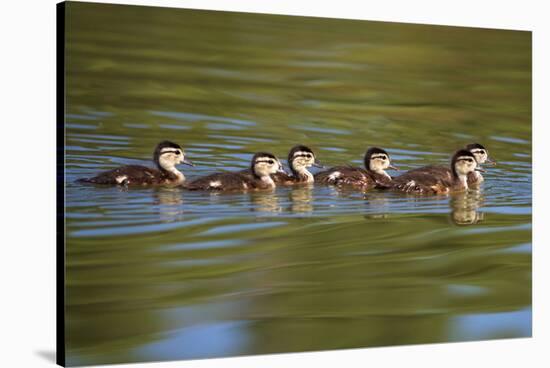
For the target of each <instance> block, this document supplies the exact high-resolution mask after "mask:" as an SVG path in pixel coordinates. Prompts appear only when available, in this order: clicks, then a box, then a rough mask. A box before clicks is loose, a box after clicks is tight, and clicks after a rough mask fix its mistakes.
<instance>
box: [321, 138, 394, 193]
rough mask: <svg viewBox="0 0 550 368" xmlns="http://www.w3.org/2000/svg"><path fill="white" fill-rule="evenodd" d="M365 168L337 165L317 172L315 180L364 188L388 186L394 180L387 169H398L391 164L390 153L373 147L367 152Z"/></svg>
mask: <svg viewBox="0 0 550 368" xmlns="http://www.w3.org/2000/svg"><path fill="white" fill-rule="evenodd" d="M364 162H365V168H366V169H363V168H360V167H353V166H336V167H333V168H330V169H328V170H326V171H322V172H320V173H317V174H316V175H315V176H314V177H315V182H317V183H323V184H331V185H337V186H343V185H345V186H354V187H360V188H362V189H371V188H374V187H388V186H389V185H390V183H391V181H392V178H391V176H389V175H388V174H387V173H386V171H385V170H386V169H394V170H397V168H396V167H395V166H392V165H391V161H390V155H389V154H388V153H387V152H386V151H385V150H383V149H382V148H377V147H371V148H369V149H368V150H367V152H366V153H365V158H364Z"/></svg>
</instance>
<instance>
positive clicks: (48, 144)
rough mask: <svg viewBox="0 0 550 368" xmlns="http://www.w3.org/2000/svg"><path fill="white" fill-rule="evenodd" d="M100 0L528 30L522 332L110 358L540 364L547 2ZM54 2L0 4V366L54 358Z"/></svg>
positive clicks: (544, 317)
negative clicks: (530, 275) (528, 197)
mask: <svg viewBox="0 0 550 368" xmlns="http://www.w3.org/2000/svg"><path fill="white" fill-rule="evenodd" d="M96 1H97V0H96ZM98 2H104V1H98ZM110 2H112V3H132V4H141V5H159V6H173V7H188V8H202V9H218V10H240V11H249V12H264V13H279V14H294V15H315V16H322V17H336V18H355V19H370V20H386V21H403V22H415V23H431V24H445V25H463V26H478V27H491V28H508V29H521V30H532V31H534V33H533V53H534V59H533V87H534V89H533V90H534V94H533V105H534V119H533V120H534V121H533V123H534V137H533V148H534V157H533V161H534V165H533V166H534V171H535V175H534V206H533V207H534V221H533V222H534V233H533V237H534V239H533V240H534V247H533V249H534V259H533V262H534V263H533V268H534V282H533V283H534V305H533V309H534V319H533V334H534V338H532V339H516V340H504V341H489V342H474V343H454V344H437V345H421V346H408V347H392V348H370V349H358V350H344V351H332V352H322V353H302V354H279V355H270V356H255V357H244V358H227V359H211V360H201V361H187V362H170V363H156V364H137V365H118V366H117V367H127V366H131V367H141V366H144V367H235V368H236V367H238V368H246V367H258V366H261V367H262V368H265V367H280V366H285V367H286V366H289V365H290V366H309V365H315V366H317V367H334V366H335V365H340V364H342V365H345V366H351V367H364V366H365V365H368V366H371V367H377V366H384V367H402V366H406V367H422V368H426V367H438V368H440V367H446V368H447V367H461V368H462V367H464V366H467V367H499V368H500V367H523V366H528V367H543V366H545V367H548V366H549V365H548V364H549V363H550V358H549V349H550V339H549V335H550V326H549V320H550V319H549V315H550V306H549V301H548V290H550V286H548V285H547V283H550V277H549V275H548V273H549V272H548V269H549V268H550V265H548V262H549V261H550V258H549V247H550V244H549V243H548V242H547V241H545V240H546V239H545V235H547V234H548V230H547V229H544V228H543V227H544V225H546V227H547V226H548V225H547V224H548V222H549V220H548V219H547V218H545V216H544V212H543V211H544V208H545V207H547V206H548V205H549V204H550V203H549V200H548V198H549V195H548V190H549V185H548V184H546V183H545V181H548V180H550V176H549V175H548V170H549V165H548V160H550V155H549V147H550V144H549V142H547V140H548V139H549V135H548V131H549V129H548V124H549V123H550V119H549V117H550V116H549V107H548V106H549V105H550V94H549V93H550V91H549V88H548V86H549V83H550V79H549V72H548V68H549V67H550V59H549V47H548V45H550V32H549V31H550V26H549V25H548V23H549V22H550V19H549V18H550V12H549V11H548V10H547V9H545V3H546V2H545V1H544V0H538V1H535V0H533V1H531V0H524V1H505V0H496V1H492V0H476V1H470V0H461V1H441V0H433V1H427V0H412V1H411V0H400V1H395V0H378V1H360V0H355V1H353V0H350V1H348V0H338V1H330V2H329V1H327V2H325V3H322V2H321V0H317V1H304V0H293V1H286V0H285V1H281V0H278V1H276V0H255V1H245V0H231V1H227V0H226V1H223V0H217V1H215V0H203V1H191V0H189V1H151V0H149V1H125V2H124V1H110ZM55 3H56V2H55V1H52V0H36V1H30V0H26V1H17V0H13V1H11V2H7V1H4V2H2V5H0V30H1V32H0V37H1V40H2V42H1V44H0V71H1V76H2V78H1V79H0V91H1V93H2V98H1V100H0V101H1V103H0V107H1V110H0V124H1V125H0V127H1V130H0V134H1V135H0V137H1V138H0V149H1V152H0V153H1V156H0V157H1V160H2V167H0V196H1V197H0V216H2V218H1V219H0V229H2V231H1V237H0V239H1V243H0V244H1V245H0V249H1V258H0V273H1V276H2V277H1V279H0V280H1V289H0V290H1V291H0V308H1V309H0V367H47V366H50V367H51V366H52V365H53V364H54V363H53V359H54V356H55V355H54V351H55ZM526 287H528V286H527V285H526ZM335 338H337V336H335Z"/></svg>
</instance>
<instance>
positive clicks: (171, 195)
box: [153, 187, 184, 222]
mask: <svg viewBox="0 0 550 368" xmlns="http://www.w3.org/2000/svg"><path fill="white" fill-rule="evenodd" d="M153 197H154V204H156V205H158V209H159V215H160V219H161V221H162V222H173V221H175V220H178V219H180V218H181V216H182V215H183V213H184V207H183V195H182V190H181V188H166V187H161V188H158V190H155V191H154V192H153Z"/></svg>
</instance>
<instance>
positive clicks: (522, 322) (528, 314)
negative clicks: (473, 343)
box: [449, 308, 533, 341]
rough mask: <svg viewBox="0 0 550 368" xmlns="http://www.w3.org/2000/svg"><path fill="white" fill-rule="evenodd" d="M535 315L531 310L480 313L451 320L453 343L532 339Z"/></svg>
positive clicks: (450, 337) (451, 338)
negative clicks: (508, 338) (532, 323)
mask: <svg viewBox="0 0 550 368" xmlns="http://www.w3.org/2000/svg"><path fill="white" fill-rule="evenodd" d="M532 317H533V313H532V310H531V308H525V309H521V310H518V311H514V312H500V313H479V314H470V315H463V316H460V317H455V318H453V319H452V320H451V326H452V327H451V328H450V329H449V331H450V336H449V339H450V340H451V341H463V340H486V339H495V338H506V337H530V336H531V335H532V331H531V321H532Z"/></svg>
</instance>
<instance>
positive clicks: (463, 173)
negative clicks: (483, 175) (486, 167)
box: [451, 149, 481, 188]
mask: <svg viewBox="0 0 550 368" xmlns="http://www.w3.org/2000/svg"><path fill="white" fill-rule="evenodd" d="M451 166H452V171H453V176H454V177H456V178H458V179H460V181H461V182H462V183H463V184H464V185H465V186H466V188H467V187H468V185H467V177H468V174H469V173H471V172H474V171H476V170H477V171H481V169H480V168H478V167H477V161H476V158H475V156H474V154H473V153H472V152H470V151H468V150H465V149H460V150H458V151H456V153H455V154H454V155H453V159H452V161H451Z"/></svg>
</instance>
